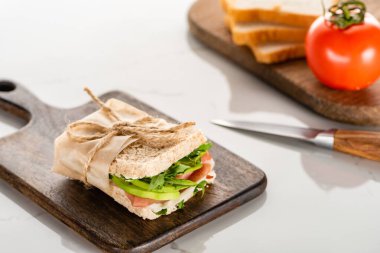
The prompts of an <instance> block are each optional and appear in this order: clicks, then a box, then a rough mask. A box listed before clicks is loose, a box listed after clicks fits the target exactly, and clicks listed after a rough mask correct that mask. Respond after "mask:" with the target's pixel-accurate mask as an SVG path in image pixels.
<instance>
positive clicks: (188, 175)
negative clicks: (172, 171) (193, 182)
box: [176, 172, 193, 179]
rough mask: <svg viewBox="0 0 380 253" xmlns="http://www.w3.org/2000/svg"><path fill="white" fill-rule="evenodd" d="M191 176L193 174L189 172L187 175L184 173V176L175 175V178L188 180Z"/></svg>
mask: <svg viewBox="0 0 380 253" xmlns="http://www.w3.org/2000/svg"><path fill="white" fill-rule="evenodd" d="M192 174H193V172H189V173H186V174H183V175H177V176H176V178H178V179H188V178H189V177H190V176H191V175H192Z"/></svg>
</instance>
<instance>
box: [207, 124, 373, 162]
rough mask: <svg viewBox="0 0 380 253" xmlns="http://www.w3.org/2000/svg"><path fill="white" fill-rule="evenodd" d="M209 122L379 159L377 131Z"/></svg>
mask: <svg viewBox="0 0 380 253" xmlns="http://www.w3.org/2000/svg"><path fill="white" fill-rule="evenodd" d="M211 122H212V123H213V124H216V125H219V126H224V127H227V128H232V129H239V130H245V131H250V132H256V133H262V134H268V135H275V136H281V137H287V138H291V139H297V140H301V141H306V142H309V143H313V144H315V145H317V146H320V147H324V148H328V149H333V150H336V151H340V152H344V153H348V154H351V155H355V156H359V157H362V158H366V159H370V160H375V161H380V132H370V131H356V130H338V129H330V130H323V129H314V128H302V127H293V126H286V125H277V124H269V123H261V122H250V121H238V120H222V119H214V120H212V121H211Z"/></svg>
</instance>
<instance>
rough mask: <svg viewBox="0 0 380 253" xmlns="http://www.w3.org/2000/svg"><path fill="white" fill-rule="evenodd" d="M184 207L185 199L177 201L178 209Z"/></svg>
mask: <svg viewBox="0 0 380 253" xmlns="http://www.w3.org/2000/svg"><path fill="white" fill-rule="evenodd" d="M184 207H185V200H181V202H179V203H178V204H177V208H178V209H183V208H184Z"/></svg>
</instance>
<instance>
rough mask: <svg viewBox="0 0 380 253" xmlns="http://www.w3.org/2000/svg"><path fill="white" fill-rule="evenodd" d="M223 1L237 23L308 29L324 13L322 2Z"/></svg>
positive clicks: (294, 0)
mask: <svg viewBox="0 0 380 253" xmlns="http://www.w3.org/2000/svg"><path fill="white" fill-rule="evenodd" d="M221 1H222V6H223V8H224V10H225V11H226V13H227V14H228V15H229V16H230V17H231V18H232V19H233V20H234V21H235V22H252V21H256V22H257V21H261V22H268V23H275V24H284V25H292V26H300V27H306V28H307V27H309V26H310V25H311V24H312V23H313V22H314V20H315V19H316V18H317V17H318V16H320V15H321V14H322V13H323V8H322V4H321V1H320V0H221ZM324 1H327V0H324ZM329 2H331V1H329Z"/></svg>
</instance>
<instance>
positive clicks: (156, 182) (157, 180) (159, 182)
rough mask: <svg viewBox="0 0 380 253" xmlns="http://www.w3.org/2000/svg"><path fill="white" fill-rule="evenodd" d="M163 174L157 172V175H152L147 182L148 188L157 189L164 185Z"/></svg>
mask: <svg viewBox="0 0 380 253" xmlns="http://www.w3.org/2000/svg"><path fill="white" fill-rule="evenodd" d="M164 183H165V175H164V174H163V173H161V174H158V175H157V176H154V177H152V179H151V180H150V184H149V190H156V189H157V190H159V189H161V188H162V187H163V186H164Z"/></svg>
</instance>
